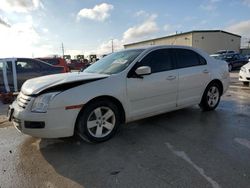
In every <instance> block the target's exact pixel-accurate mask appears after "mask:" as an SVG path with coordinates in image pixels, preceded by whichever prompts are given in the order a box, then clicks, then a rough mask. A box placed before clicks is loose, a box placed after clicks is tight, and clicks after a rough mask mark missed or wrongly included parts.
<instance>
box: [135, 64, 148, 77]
mask: <svg viewBox="0 0 250 188" xmlns="http://www.w3.org/2000/svg"><path fill="white" fill-rule="evenodd" d="M135 73H136V74H137V75H138V76H144V75H149V74H151V68H150V67H149V66H142V67H138V68H137V69H136V70H135Z"/></svg>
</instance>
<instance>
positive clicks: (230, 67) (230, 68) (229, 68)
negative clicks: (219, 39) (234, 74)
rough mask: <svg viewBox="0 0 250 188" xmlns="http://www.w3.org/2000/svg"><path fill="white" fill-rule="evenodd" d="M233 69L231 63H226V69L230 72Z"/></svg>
mask: <svg viewBox="0 0 250 188" xmlns="http://www.w3.org/2000/svg"><path fill="white" fill-rule="evenodd" d="M232 70H233V66H232V65H231V64H229V65H228V71H229V72H231V71H232Z"/></svg>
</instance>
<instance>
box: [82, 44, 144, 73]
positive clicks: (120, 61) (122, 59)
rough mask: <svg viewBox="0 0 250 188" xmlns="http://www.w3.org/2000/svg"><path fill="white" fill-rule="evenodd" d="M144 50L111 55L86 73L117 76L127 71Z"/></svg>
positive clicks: (89, 68) (86, 70) (92, 66)
mask: <svg viewBox="0 0 250 188" xmlns="http://www.w3.org/2000/svg"><path fill="white" fill-rule="evenodd" d="M143 51H144V50H143V49H136V50H126V51H120V52H115V53H113V54H110V55H108V56H106V57H104V58H102V59H100V60H99V61H97V62H96V63H94V64H93V65H91V66H90V67H88V68H87V69H85V70H84V72H86V73H99V74H117V73H119V72H121V71H123V70H124V69H126V68H127V67H128V66H129V65H130V63H132V62H133V61H134V60H135V58H136V57H138V56H139V55H140V54H141V53H142V52H143Z"/></svg>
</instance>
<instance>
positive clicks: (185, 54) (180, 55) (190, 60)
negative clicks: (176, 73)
mask: <svg viewBox="0 0 250 188" xmlns="http://www.w3.org/2000/svg"><path fill="white" fill-rule="evenodd" d="M176 55H177V59H178V68H186V67H193V66H199V65H204V64H206V60H205V59H204V58H202V57H199V56H200V55H199V54H197V53H195V52H193V51H192V50H187V49H176Z"/></svg>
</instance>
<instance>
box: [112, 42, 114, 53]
mask: <svg viewBox="0 0 250 188" xmlns="http://www.w3.org/2000/svg"><path fill="white" fill-rule="evenodd" d="M111 45H112V53H113V52H114V40H113V39H111Z"/></svg>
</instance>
